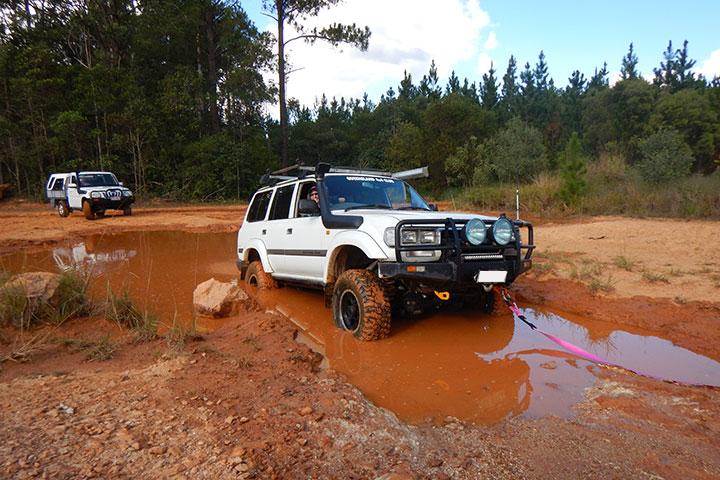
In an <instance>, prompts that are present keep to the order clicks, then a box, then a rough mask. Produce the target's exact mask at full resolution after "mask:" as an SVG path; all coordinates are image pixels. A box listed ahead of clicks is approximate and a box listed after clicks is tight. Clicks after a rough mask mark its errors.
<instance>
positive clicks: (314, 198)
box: [308, 186, 320, 207]
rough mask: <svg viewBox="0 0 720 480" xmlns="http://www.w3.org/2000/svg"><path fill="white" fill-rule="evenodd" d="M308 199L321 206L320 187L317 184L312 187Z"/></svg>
mask: <svg viewBox="0 0 720 480" xmlns="http://www.w3.org/2000/svg"><path fill="white" fill-rule="evenodd" d="M308 199H309V200H312V201H313V202H315V203H317V205H318V207H319V206H320V195H319V194H318V189H317V187H316V186H313V187H312V188H311V189H310V193H309V194H308Z"/></svg>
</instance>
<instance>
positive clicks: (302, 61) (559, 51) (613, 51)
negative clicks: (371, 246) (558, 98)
mask: <svg viewBox="0 0 720 480" xmlns="http://www.w3.org/2000/svg"><path fill="white" fill-rule="evenodd" d="M260 4H261V2H260V0H252V1H245V2H242V5H243V8H244V9H245V10H246V11H247V12H248V14H249V15H250V18H251V19H252V20H253V21H254V22H255V23H256V25H257V26H258V28H260V29H261V30H265V29H270V30H272V31H274V25H272V24H271V20H269V19H268V18H267V17H265V16H262V15H261V14H260V8H261V7H260ZM313 21H314V22H316V24H317V25H323V24H327V23H331V22H335V21H338V22H343V23H352V22H357V23H358V24H360V25H368V26H369V27H370V29H371V30H372V32H373V35H372V37H371V39H370V48H369V49H368V51H367V52H359V51H357V50H355V49H353V48H349V47H345V48H341V49H335V48H332V47H329V46H327V45H320V44H316V45H315V46H307V45H305V44H303V43H302V42H295V43H294V44H292V45H293V48H292V50H291V51H290V52H289V57H290V61H291V62H292V64H293V68H295V69H297V71H296V72H295V73H294V74H292V76H291V78H290V80H289V82H288V92H289V94H290V95H291V96H293V97H296V98H298V99H300V101H301V102H303V103H304V104H307V105H312V104H313V103H314V101H315V99H316V98H317V97H318V96H320V95H322V94H323V93H325V94H327V95H328V96H330V97H332V96H338V97H339V96H345V97H346V98H348V97H356V98H357V97H360V96H361V95H362V93H363V92H367V93H368V94H369V95H370V98H371V99H372V100H374V101H377V100H378V99H379V97H380V95H381V94H382V93H384V92H385V91H386V90H387V89H388V88H389V87H391V86H392V87H395V88H396V87H397V85H398V84H399V82H400V80H401V79H402V76H403V72H404V71H408V72H409V73H410V74H412V75H413V79H414V80H415V83H417V82H418V81H419V79H420V78H421V77H422V75H423V74H425V73H426V72H427V70H428V68H429V66H430V61H431V60H432V59H434V60H435V62H436V64H437V66H438V71H439V74H440V79H441V84H442V85H443V86H444V85H445V83H446V82H447V77H448V75H449V74H450V72H451V71H452V70H455V71H456V73H457V75H458V76H459V77H460V78H461V79H462V78H463V77H467V78H468V79H469V80H470V81H479V80H480V79H481V77H482V74H483V73H485V72H486V71H487V69H488V68H489V65H490V62H493V63H494V64H495V69H496V70H497V71H498V74H497V76H498V77H502V74H503V73H504V71H505V69H506V67H507V62H508V58H509V57H510V55H511V54H513V55H515V57H516V59H517V61H518V69H519V70H520V69H522V66H523V65H524V64H525V62H530V64H531V65H534V64H535V63H536V61H537V57H538V54H539V52H540V50H543V51H544V52H545V56H546V59H547V62H548V66H549V71H550V75H551V76H552V77H553V78H554V80H555V84H556V86H560V87H563V86H565V85H566V83H567V78H568V77H569V76H570V74H571V73H572V71H573V70H575V69H579V70H580V71H581V72H582V73H584V74H585V76H586V77H590V76H591V75H592V74H593V72H594V70H595V68H596V67H601V66H602V64H603V62H604V61H606V62H607V63H608V70H609V71H610V72H611V76H617V75H618V74H619V70H620V61H621V59H622V57H623V56H624V55H625V54H626V53H627V50H628V45H629V44H630V42H633V43H634V47H635V53H636V55H637V56H638V58H639V70H640V71H641V73H642V74H643V76H644V77H645V78H646V79H651V78H652V76H653V72H652V69H653V68H655V67H657V66H658V65H659V63H660V61H661V59H662V52H663V51H664V50H665V48H666V47H667V43H668V40H672V42H673V48H680V47H681V46H682V42H683V41H684V40H685V39H687V40H688V42H689V44H688V47H689V53H690V57H691V58H693V59H695V60H697V65H696V67H695V70H696V71H697V72H701V71H702V72H704V73H705V74H706V75H708V76H710V77H712V76H714V75H720V28H719V27H718V24H720V1H718V0H715V1H711V0H702V1H701V0H696V1H689V2H686V3H685V4H684V5H681V4H680V2H666V1H645V0H642V1H632V0H625V1H615V0H605V1H604V2H594V3H588V2H582V1H573V2H571V1H564V0H563V1H552V0H551V1H546V2H536V1H514V2H510V1H506V0H481V1H478V0H442V1H437V0H345V2H344V3H341V4H340V5H339V6H337V7H334V8H333V9H331V10H327V11H325V12H323V13H322V15H321V17H320V18H318V19H314V20H313ZM289 33H290V34H292V32H289Z"/></svg>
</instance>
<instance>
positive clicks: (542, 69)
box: [533, 50, 549, 92]
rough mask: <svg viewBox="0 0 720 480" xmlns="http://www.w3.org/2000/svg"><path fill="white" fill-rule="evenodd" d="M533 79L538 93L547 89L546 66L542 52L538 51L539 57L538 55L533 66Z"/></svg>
mask: <svg viewBox="0 0 720 480" xmlns="http://www.w3.org/2000/svg"><path fill="white" fill-rule="evenodd" d="M533 77H534V79H535V86H536V88H537V90H538V91H541V92H543V91H545V90H547V89H548V86H549V84H548V66H547V62H546V61H545V52H543V51H542V50H540V55H538V62H537V63H536V64H535V71H534V72H533Z"/></svg>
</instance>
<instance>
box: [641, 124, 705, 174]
mask: <svg viewBox="0 0 720 480" xmlns="http://www.w3.org/2000/svg"><path fill="white" fill-rule="evenodd" d="M640 155H641V159H640V161H639V162H638V164H637V169H638V170H639V171H640V173H641V174H642V176H643V178H644V179H645V180H646V181H647V182H649V183H653V184H658V183H666V182H669V181H670V180H674V179H678V178H685V177H687V176H689V175H690V169H691V168H692V165H693V162H694V158H693V156H692V151H691V150H690V147H689V146H688V145H687V143H685V141H684V140H683V137H682V135H680V134H679V133H678V132H677V131H676V130H672V129H668V130H660V131H659V132H657V133H654V134H652V135H650V136H649V137H648V138H647V139H645V140H643V141H642V142H640Z"/></svg>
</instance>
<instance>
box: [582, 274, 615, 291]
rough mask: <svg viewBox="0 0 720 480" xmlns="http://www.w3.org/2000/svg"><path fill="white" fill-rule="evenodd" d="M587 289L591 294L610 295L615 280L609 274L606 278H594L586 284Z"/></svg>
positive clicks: (613, 288)
mask: <svg viewBox="0 0 720 480" xmlns="http://www.w3.org/2000/svg"><path fill="white" fill-rule="evenodd" d="M588 288H590V291H591V292H593V293H599V292H603V293H610V292H612V291H613V290H615V279H614V278H613V276H612V275H610V274H608V276H607V277H594V278H592V279H591V280H590V281H589V282H588Z"/></svg>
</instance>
